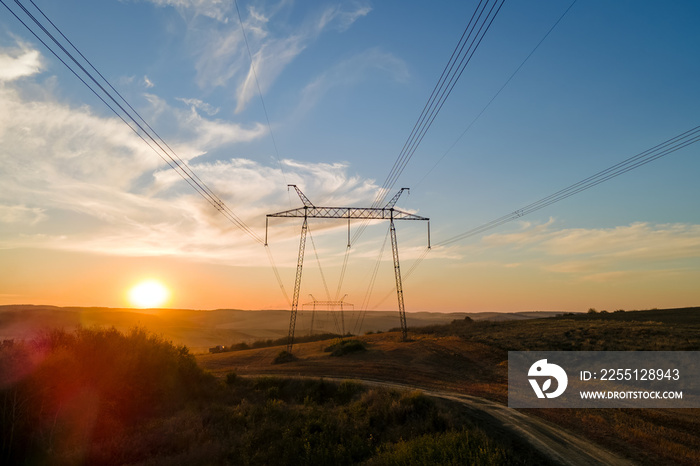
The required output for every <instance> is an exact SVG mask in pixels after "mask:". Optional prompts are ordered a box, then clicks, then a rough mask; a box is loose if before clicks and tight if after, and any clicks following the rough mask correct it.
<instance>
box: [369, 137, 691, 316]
mask: <svg viewBox="0 0 700 466" xmlns="http://www.w3.org/2000/svg"><path fill="white" fill-rule="evenodd" d="M698 141H700V126H696V127H695V128H692V129H690V130H688V131H685V132H684V133H681V134H679V135H678V136H675V137H672V138H670V139H667V140H666V141H664V142H662V143H660V144H657V145H656V146H654V147H652V148H650V149H647V150H645V151H643V152H640V153H639V154H637V155H634V156H632V157H629V158H627V159H625V160H623V161H621V162H619V163H617V164H615V165H612V166H611V167H608V168H606V169H605V170H601V171H599V172H598V173H595V174H593V175H591V176H589V177H587V178H584V179H583V180H581V181H578V182H576V183H574V184H572V185H569V186H567V187H566V188H563V189H560V190H559V191H557V192H555V193H552V194H550V195H549V196H546V197H543V198H542V199H540V200H538V201H535V202H533V203H531V204H528V205H526V206H524V207H521V208H520V209H517V210H515V211H513V212H511V213H509V214H506V215H503V216H502V217H499V218H497V219H494V220H492V221H490V222H487V223H484V224H483V225H480V226H478V227H476V228H472V229H471V230H467V231H465V232H462V233H459V234H457V235H455V236H452V237H449V238H447V239H445V240H442V241H439V242H438V243H436V244H435V245H434V246H433V248H440V247H445V246H449V245H451V244H453V243H456V242H459V241H463V240H465V239H467V238H470V237H472V236H476V235H479V234H482V233H485V232H486V231H489V230H492V229H494V228H496V227H499V226H501V225H503V224H505V223H508V222H511V221H513V220H517V219H519V218H522V217H524V216H525V215H528V214H531V213H533V212H536V211H538V210H540V209H544V208H545V207H548V206H550V205H552V204H554V203H556V202H559V201H562V200H564V199H566V198H568V197H571V196H573V195H575V194H578V193H580V192H582V191H585V190H587V189H590V188H592V187H594V186H597V185H599V184H600V183H603V182H605V181H609V180H611V179H613V178H615V177H618V176H620V175H622V174H624V173H627V172H628V171H631V170H634V169H635V168H639V167H641V166H643V165H646V164H647V163H649V162H653V161H654V160H657V159H660V158H661V157H665V156H667V155H670V154H672V153H674V152H676V151H678V150H681V149H683V148H685V147H688V146H690V145H691V144H695V143H696V142H698ZM429 251H430V249H426V250H424V251H423V253H422V254H421V255H420V256H419V257H418V259H416V261H415V262H414V263H413V265H412V266H411V268H410V269H409V270H408V272H407V273H406V274H405V275H404V281H407V280H408V279H409V277H410V276H411V274H412V273H413V272H414V271H415V270H416V268H417V267H418V266H419V265H420V263H421V262H422V261H423V260H424V259H425V258H426V256H427V255H428V252H429ZM393 291H394V290H393V289H392V290H391V291H389V292H388V293H387V294H386V295H385V296H384V297H383V298H382V299H381V300H380V301H379V303H378V304H376V305H375V306H374V308H376V307H377V306H379V305H380V304H381V303H382V302H384V301H385V300H386V299H387V298H389V296H391V294H392V293H393Z"/></svg>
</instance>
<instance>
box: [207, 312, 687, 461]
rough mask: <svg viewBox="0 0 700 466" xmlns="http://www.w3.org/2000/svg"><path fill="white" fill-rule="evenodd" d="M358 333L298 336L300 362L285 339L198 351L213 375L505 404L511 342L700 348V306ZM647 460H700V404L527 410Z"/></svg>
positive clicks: (518, 346) (514, 345) (523, 345)
mask: <svg viewBox="0 0 700 466" xmlns="http://www.w3.org/2000/svg"><path fill="white" fill-rule="evenodd" d="M409 337H410V340H411V341H409V342H400V341H399V334H398V333H396V332H394V333H383V334H378V335H377V334H373V335H365V336H363V337H359V338H357V339H358V340H361V341H362V342H364V343H365V346H366V347H367V351H362V352H358V353H354V354H349V355H347V356H344V357H342V358H332V357H330V356H329V354H328V353H326V352H324V349H325V348H327V347H328V343H327V342H315V343H305V344H300V345H296V346H295V349H294V354H295V356H296V357H297V360H296V361H293V362H290V363H288V364H282V365H274V364H272V361H273V360H274V358H275V357H276V355H277V354H278V353H279V351H280V349H281V348H266V349H259V350H249V351H241V352H235V353H228V354H220V355H201V356H198V361H199V363H200V365H201V366H202V367H204V368H206V369H208V370H210V371H212V373H214V374H217V373H219V374H222V373H224V372H226V371H229V370H236V371H238V372H239V373H241V374H246V373H250V374H253V373H254V374H261V373H268V374H274V373H277V374H295V375H296V374H304V375H315V376H341V377H358V378H365V379H370V380H386V381H394V382H402V383H405V384H411V385H415V386H420V387H424V388H432V389H445V390H454V391H457V392H460V393H465V394H471V395H477V396H481V397H485V398H488V399H491V400H495V401H499V402H503V403H505V402H506V401H507V356H508V354H507V352H508V351H509V350H550V351H553V350H564V351H567V350H583V351H596V350H611V351H612V350H620V351H623V350H624V351H627V350H665V351H689V350H693V351H697V350H700V308H687V309H671V310H651V311H634V312H632V311H630V312H617V313H591V314H578V315H565V316H561V317H554V318H545V319H531V320H525V321H508V322H474V321H470V320H465V319H458V320H455V321H453V322H452V323H450V324H448V325H435V326H428V327H421V328H412V329H411V330H410V332H409ZM527 412H530V413H533V414H536V415H537V416H540V417H542V418H544V419H546V420H549V421H552V422H555V423H557V424H559V425H561V426H564V427H566V428H568V429H570V430H572V431H574V432H578V433H580V434H582V435H584V436H585V437H587V438H590V439H592V440H594V441H596V442H598V443H600V444H602V445H603V446H606V447H608V448H610V449H611V450H613V451H615V452H618V453H620V454H622V455H624V456H625V457H628V458H630V459H632V460H634V461H636V462H638V463H640V464H649V465H656V464H687V465H695V464H700V410H698V409H676V410H672V409H665V410H660V409H655V410H653V409H598V410H595V409H556V410H553V409H552V410H539V411H537V410H527Z"/></svg>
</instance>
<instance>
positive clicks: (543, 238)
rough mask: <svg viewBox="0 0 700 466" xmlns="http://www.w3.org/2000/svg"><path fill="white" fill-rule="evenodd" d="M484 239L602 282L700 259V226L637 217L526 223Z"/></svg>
mask: <svg viewBox="0 0 700 466" xmlns="http://www.w3.org/2000/svg"><path fill="white" fill-rule="evenodd" d="M483 244H484V245H487V246H491V247H498V248H511V249H515V250H517V251H520V252H521V253H525V254H526V253H527V252H528V251H533V252H536V253H537V254H539V255H540V263H541V265H542V267H543V268H544V269H546V270H549V271H552V272H556V273H565V274H572V275H578V276H580V277H581V278H582V279H585V280H590V281H601V280H605V279H608V278H612V277H628V278H629V277H632V276H638V275H639V274H640V273H642V272H644V273H649V271H650V270H657V271H661V270H676V269H677V268H678V267H680V266H681V265H679V264H681V263H682V262H684V261H697V260H698V259H699V258H700V225H695V224H685V223H674V224H652V223H648V222H635V223H632V224H630V225H622V226H617V227H613V228H590V229H586V228H565V229H560V228H557V227H556V222H555V221H554V220H553V219H550V221H549V222H547V223H545V224H540V225H532V224H524V225H523V228H522V229H521V230H520V231H517V232H513V233H504V234H500V233H499V234H493V235H489V236H486V237H484V239H483Z"/></svg>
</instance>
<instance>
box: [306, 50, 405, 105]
mask: <svg viewBox="0 0 700 466" xmlns="http://www.w3.org/2000/svg"><path fill="white" fill-rule="evenodd" d="M377 70H379V71H382V72H384V73H386V74H387V75H388V76H389V78H390V79H392V80H394V81H396V82H399V83H403V82H406V81H407V80H408V77H409V73H408V67H407V66H406V63H405V62H404V61H403V60H401V59H400V58H398V57H396V56H394V55H392V54H390V53H387V52H384V51H382V50H381V49H378V48H371V49H368V50H365V51H363V52H362V53H359V54H356V55H354V56H352V57H350V58H348V59H345V60H343V61H341V62H339V63H337V64H335V65H334V66H333V67H331V68H330V69H328V70H327V71H325V72H324V73H322V74H321V75H320V76H318V77H316V79H314V80H313V81H312V82H311V83H309V84H308V85H307V86H306V87H305V88H304V89H303V91H302V92H301V99H300V101H301V104H300V106H299V108H298V109H297V112H298V113H304V112H306V111H308V110H309V109H311V108H312V107H313V106H315V105H316V103H317V102H318V101H319V100H320V99H321V98H322V97H323V96H324V95H326V94H328V93H330V92H331V91H332V90H333V89H334V88H336V87H346V86H350V85H353V84H356V83H358V82H360V81H362V80H363V79H366V78H367V77H368V76H369V75H370V74H371V73H372V72H375V71H377Z"/></svg>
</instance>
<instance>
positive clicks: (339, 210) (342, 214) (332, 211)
mask: <svg viewBox="0 0 700 466" xmlns="http://www.w3.org/2000/svg"><path fill="white" fill-rule="evenodd" d="M288 187H293V188H294V189H295V190H296V192H297V194H298V195H299V198H300V199H301V202H302V203H303V204H304V207H300V208H298V209H291V210H285V211H283V212H277V213H274V214H268V215H267V218H266V220H265V245H267V230H268V225H269V220H270V217H294V218H303V219H304V222H303V223H302V225H301V238H300V240H299V256H298V258H297V272H296V278H295V279H294V294H293V295H292V313H291V315H290V318H289V334H288V336H287V351H289V352H291V351H292V346H293V345H294V329H295V327H296V320H297V311H298V309H299V292H300V290H301V276H302V269H303V266H304V250H305V249H306V233H307V232H308V230H309V224H308V219H310V218H343V219H345V218H347V219H348V246H349V245H350V220H351V219H367V220H389V230H390V233H391V251H392V253H393V254H392V256H393V260H394V277H395V279H396V294H397V298H398V305H399V320H400V321H401V337H402V339H403V340H404V341H405V340H406V339H407V337H408V329H407V327H406V309H405V306H404V300H403V285H402V283H401V268H400V267H399V245H398V240H397V239H396V227H395V226H394V220H423V221H426V222H428V248H430V219H429V218H426V217H421V216H419V215H415V214H411V213H408V212H404V211H402V210H399V209H396V208H394V206H395V205H396V202H397V201H398V200H399V197H400V196H401V193H403V192H404V191H407V190H408V188H401V189H400V190H399V192H398V193H396V194H395V195H394V197H392V198H391V200H390V201H389V202H388V203H387V205H385V206H384V207H381V208H379V207H317V206H315V205H313V204H312V203H311V201H310V200H309V199H308V198H307V197H306V196H305V195H304V193H302V192H301V190H300V189H299V188H298V187H297V185H294V184H290V185H288Z"/></svg>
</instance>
